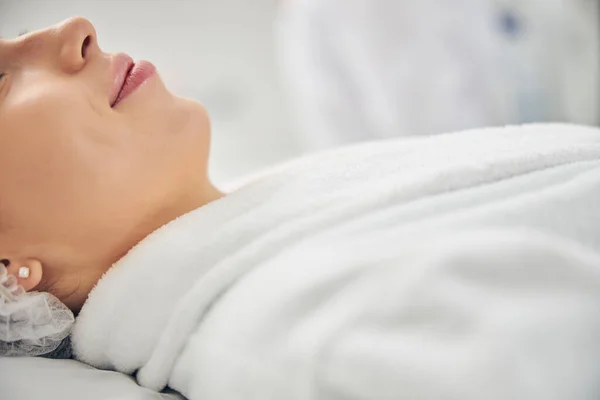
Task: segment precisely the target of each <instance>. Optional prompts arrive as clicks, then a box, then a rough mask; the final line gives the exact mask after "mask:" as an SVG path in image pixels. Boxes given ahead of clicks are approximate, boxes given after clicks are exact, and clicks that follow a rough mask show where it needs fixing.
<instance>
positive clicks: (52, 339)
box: [0, 263, 75, 357]
mask: <svg viewBox="0 0 600 400" xmlns="http://www.w3.org/2000/svg"><path fill="white" fill-rule="evenodd" d="M73 322H75V317H74V316H73V313H72V312H71V310H69V308H67V306H65V305H64V304H63V303H61V302H60V300H58V299H57V298H56V297H54V296H52V295H51V294H49V293H41V292H30V293H26V292H25V291H24V290H23V288H22V287H21V286H19V285H18V284H17V279H16V278H15V277H14V276H12V275H8V273H7V271H6V267H5V266H4V264H2V263H0V356H10V357H18V356H39V355H43V354H47V353H50V352H52V351H54V350H55V349H56V348H57V347H58V346H59V345H60V344H61V342H62V341H63V339H65V338H66V337H67V336H68V335H69V333H70V330H71V326H72V325H73Z"/></svg>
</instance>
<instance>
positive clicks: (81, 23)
mask: <svg viewBox="0 0 600 400" xmlns="http://www.w3.org/2000/svg"><path fill="white" fill-rule="evenodd" d="M17 42H21V43H20V44H21V45H20V46H17V47H18V48H19V49H20V54H19V56H20V57H23V58H28V59H29V60H30V61H33V62H36V63H44V64H45V63H49V64H52V65H54V66H55V67H58V68H59V69H60V70H62V71H63V72H64V73H67V74H74V73H77V72H79V71H81V70H82V69H83V68H84V67H85V66H86V64H87V63H88V62H89V61H90V59H91V58H93V57H94V54H95V53H98V52H100V49H99V47H98V41H97V34H96V29H95V28H94V25H92V23H91V22H90V21H88V20H87V19H85V18H82V17H75V18H70V19H68V20H66V21H63V22H61V23H60V24H58V25H55V26H53V27H50V28H48V29H45V30H42V31H37V32H33V33H30V34H28V35H26V36H23V37H22V38H20V39H17Z"/></svg>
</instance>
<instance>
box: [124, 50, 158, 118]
mask: <svg viewBox="0 0 600 400" xmlns="http://www.w3.org/2000/svg"><path fill="white" fill-rule="evenodd" d="M155 74H156V67H155V66H154V65H152V63H150V62H148V61H140V62H139V63H136V64H135V65H134V66H133V68H132V69H131V71H130V72H129V74H127V78H125V83H124V84H123V87H122V88H121V91H120V92H119V96H118V97H117V100H116V101H115V104H114V105H113V107H114V106H116V105H117V104H119V103H120V102H121V101H122V100H124V99H125V98H126V97H127V96H129V95H130V94H132V93H133V92H135V91H136V90H137V89H138V88H139V87H141V86H143V85H144V83H146V82H148V81H149V80H150V78H152V77H153V76H154V75H155Z"/></svg>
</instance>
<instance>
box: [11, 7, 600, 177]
mask: <svg viewBox="0 0 600 400" xmlns="http://www.w3.org/2000/svg"><path fill="white" fill-rule="evenodd" d="M74 15H81V16H84V17H86V18H88V19H90V20H91V21H92V23H94V25H95V26H96V29H97V31H98V36H99V44H100V46H101V47H102V49H103V50H104V51H107V52H126V53H128V54H130V55H131V56H133V57H134V58H136V59H148V60H150V61H152V62H153V63H154V64H155V65H156V66H157V68H158V70H159V72H160V73H161V75H162V77H163V79H164V80H165V82H166V84H167V86H168V87H169V88H170V89H171V90H172V91H173V92H175V93H178V94H181V95H183V96H187V97H192V98H195V99H197V100H199V101H200V102H202V103H203V104H204V105H205V107H206V108H207V109H208V111H209V113H210V115H211V117H212V126H213V133H212V137H213V139H212V149H211V150H212V155H211V161H210V163H211V164H210V173H211V176H212V178H213V180H214V181H215V183H216V184H217V185H223V184H227V183H228V182H232V181H235V180H237V179H240V178H242V177H244V176H247V175H248V174H253V173H256V172H258V171H260V170H264V169H266V168H268V167H270V166H272V165H274V164H277V163H279V162H282V161H285V160H288V159H290V158H294V157H297V156H300V155H302V154H306V153H310V152H314V151H321V150H325V149H328V148H333V147H339V146H343V145H346V144H350V143H355V142H360V141H367V140H380V139H385V138H392V137H399V136H411V135H428V134H438V133H444V132H449V131H453V130H459V129H468V128H476V127H483V126H498V125H505V124H518V123H529V122H573V123H579V124H588V125H598V124H600V22H599V21H600V0H452V1H450V0H252V1H247V0H170V1H169V0H150V1H143V0H118V1H117V0H52V1H48V0H0V36H2V37H16V36H18V35H19V34H20V33H22V32H24V31H31V30H36V29H39V28H42V27H45V26H48V25H51V24H54V23H57V22H59V21H61V20H63V19H65V18H68V17H71V16H74Z"/></svg>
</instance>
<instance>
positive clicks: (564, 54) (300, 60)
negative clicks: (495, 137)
mask: <svg viewBox="0 0 600 400" xmlns="http://www.w3.org/2000/svg"><path fill="white" fill-rule="evenodd" d="M283 4H284V5H283V7H282V12H281V18H280V21H279V22H280V23H279V24H278V39H279V41H278V45H279V51H280V61H281V64H282V67H283V68H282V70H283V76H284V81H285V84H286V85H287V89H288V90H289V92H290V93H289V94H290V95H291V97H292V102H293V105H294V106H295V109H296V111H297V114H296V115H297V116H298V120H299V121H298V122H299V129H298V131H300V132H301V133H302V140H303V142H304V145H305V150H315V149H320V148H326V147H334V146H338V145H342V144H344V143H348V142H355V141H362V140H371V139H377V138H387V137H395V136H402V135H422V134H433V133H441V132H447V131H454V130H460V129H467V128H474V127H481V126H493V125H505V124H513V123H526V122H547V121H548V122H557V121H566V122H576V123H582V124H598V123H599V122H600V115H599V114H600V61H599V60H600V39H599V37H600V35H599V32H600V30H599V26H598V16H599V13H600V10H599V8H600V7H599V1H598V0H287V1H285V2H284V3H283Z"/></svg>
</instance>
